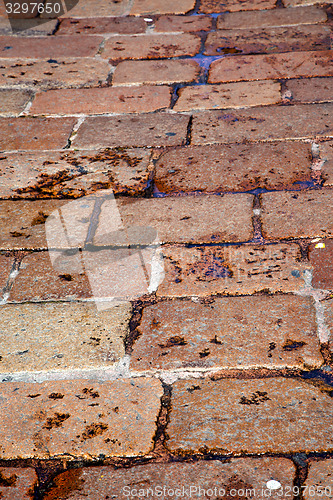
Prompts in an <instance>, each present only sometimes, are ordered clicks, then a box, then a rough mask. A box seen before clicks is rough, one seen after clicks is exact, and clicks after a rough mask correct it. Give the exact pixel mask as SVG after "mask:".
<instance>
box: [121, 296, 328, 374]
mask: <svg viewBox="0 0 333 500" xmlns="http://www.w3.org/2000/svg"><path fill="white" fill-rule="evenodd" d="M267 311H269V315H267ZM138 331H139V333H140V337H139V339H138V340H137V341H136V342H135V344H134V347H133V352H132V355H131V365H130V366H131V368H132V369H133V370H138V371H141V370H176V369H188V368H215V367H220V368H230V369H237V368H244V367H251V368H253V367H265V368H285V367H289V368H301V369H302V368H304V367H307V368H308V369H311V368H319V367H320V366H321V365H322V363H323V358H322V356H321V354H320V345H319V340H318V337H317V332H316V316H315V309H314V303H313V299H310V298H302V297H293V296H288V295H287V296H276V297H268V296H257V297H237V298H235V297H231V298H227V297H225V298H215V299H211V300H210V301H209V303H208V304H200V303H194V302H191V301H183V300H176V301H172V302H162V303H158V304H155V305H153V306H149V307H146V308H144V310H143V315H142V320H141V323H140V325H139V327H138Z"/></svg>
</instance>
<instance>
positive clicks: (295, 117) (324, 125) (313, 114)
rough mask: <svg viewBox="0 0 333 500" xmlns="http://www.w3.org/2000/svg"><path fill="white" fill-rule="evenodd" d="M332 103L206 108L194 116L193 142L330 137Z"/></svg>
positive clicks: (332, 114)
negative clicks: (237, 108) (223, 109)
mask: <svg viewBox="0 0 333 500" xmlns="http://www.w3.org/2000/svg"><path fill="white" fill-rule="evenodd" d="M332 127H333V113H332V105H331V104H300V105H297V106H265V107H262V108H249V109H243V110H236V111H229V112H228V111H206V112H203V113H200V114H198V115H195V116H194V118H193V127H192V143H193V144H214V143H219V142H220V143H233V142H241V141H244V140H246V141H258V140H259V141H260V140H268V141H271V140H274V139H305V138H308V137H314V136H319V137H320V136H322V137H329V136H331V135H332V133H333V130H332Z"/></svg>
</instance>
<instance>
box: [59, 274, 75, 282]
mask: <svg viewBox="0 0 333 500" xmlns="http://www.w3.org/2000/svg"><path fill="white" fill-rule="evenodd" d="M59 279H60V280H61V281H73V279H74V278H73V276H71V275H70V274H59Z"/></svg>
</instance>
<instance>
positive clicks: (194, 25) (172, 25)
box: [154, 15, 212, 32]
mask: <svg viewBox="0 0 333 500" xmlns="http://www.w3.org/2000/svg"><path fill="white" fill-rule="evenodd" d="M211 26H212V20H211V18H210V17H209V16H171V15H170V16H160V17H159V18H158V19H157V20H156V22H155V28H154V29H155V31H160V32H168V31H182V32H184V31H185V32H187V31H188V32H193V31H209V30H210V29H211Z"/></svg>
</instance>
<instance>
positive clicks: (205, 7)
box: [199, 0, 276, 14]
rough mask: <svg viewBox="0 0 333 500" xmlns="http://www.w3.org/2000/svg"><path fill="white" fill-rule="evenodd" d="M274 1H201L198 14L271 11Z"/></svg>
mask: <svg viewBox="0 0 333 500" xmlns="http://www.w3.org/2000/svg"><path fill="white" fill-rule="evenodd" d="M275 3H276V2H275V0H201V2H200V8H199V12H204V13H205V14H211V13H213V12H224V11H227V12H238V11H240V10H263V9H273V8H274V7H275Z"/></svg>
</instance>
